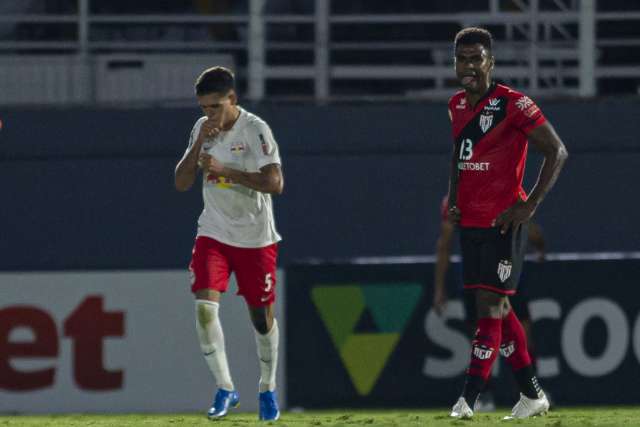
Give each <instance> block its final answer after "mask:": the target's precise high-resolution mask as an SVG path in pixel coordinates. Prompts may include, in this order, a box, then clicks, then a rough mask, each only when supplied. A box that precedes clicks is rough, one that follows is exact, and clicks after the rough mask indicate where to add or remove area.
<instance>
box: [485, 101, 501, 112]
mask: <svg viewBox="0 0 640 427" xmlns="http://www.w3.org/2000/svg"><path fill="white" fill-rule="evenodd" d="M501 108H502V107H501V106H500V99H498V98H490V99H489V102H488V103H487V105H485V106H484V111H500V109H501Z"/></svg>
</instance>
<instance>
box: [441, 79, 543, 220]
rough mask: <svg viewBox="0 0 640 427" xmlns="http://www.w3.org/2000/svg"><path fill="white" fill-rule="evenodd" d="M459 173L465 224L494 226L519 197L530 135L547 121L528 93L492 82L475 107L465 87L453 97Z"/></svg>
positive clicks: (451, 114)
mask: <svg viewBox="0 0 640 427" xmlns="http://www.w3.org/2000/svg"><path fill="white" fill-rule="evenodd" d="M449 117H450V118H451V125H452V127H453V140H454V144H455V150H456V156H457V167H458V173H459V180H458V194H457V200H456V206H457V207H458V208H459V209H460V214H461V217H460V225H461V226H463V227H481V228H487V227H491V223H492V222H493V220H494V219H495V218H496V217H497V216H498V215H499V214H500V213H501V212H502V211H504V210H505V209H506V208H508V207H509V206H511V205H512V204H514V203H515V202H516V201H517V199H518V197H521V198H522V199H524V200H526V197H527V195H526V193H525V191H524V189H523V188H522V178H523V176H524V166H525V162H526V158H527V135H528V134H529V133H530V132H531V131H532V130H533V129H535V128H536V127H538V126H540V125H541V124H543V123H544V122H545V121H546V119H545V117H544V115H543V114H542V112H541V111H540V109H539V108H538V106H537V105H536V104H535V103H534V102H533V101H532V100H531V99H530V98H529V97H528V96H526V95H523V94H522V93H520V92H517V91H515V90H513V89H511V88H509V87H507V86H504V85H500V84H493V85H491V87H490V88H489V90H488V91H487V93H486V94H485V96H483V97H482V98H481V99H480V101H478V103H477V104H476V105H475V106H472V105H470V104H469V102H468V101H467V98H466V94H465V92H464V91H460V92H458V93H456V94H455V95H454V96H453V97H451V99H450V100H449Z"/></svg>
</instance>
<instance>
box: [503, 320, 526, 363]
mask: <svg viewBox="0 0 640 427" xmlns="http://www.w3.org/2000/svg"><path fill="white" fill-rule="evenodd" d="M500 353H501V354H502V355H503V356H504V357H505V359H507V363H508V364H509V365H511V369H512V370H514V371H519V370H520V369H522V368H525V367H527V366H529V365H531V357H530V356H529V352H528V351H527V336H526V334H525V332H524V328H523V327H522V323H520V320H518V317H517V316H516V314H515V313H514V312H513V310H511V311H510V312H509V314H508V315H507V317H505V318H504V319H502V341H501V346H500Z"/></svg>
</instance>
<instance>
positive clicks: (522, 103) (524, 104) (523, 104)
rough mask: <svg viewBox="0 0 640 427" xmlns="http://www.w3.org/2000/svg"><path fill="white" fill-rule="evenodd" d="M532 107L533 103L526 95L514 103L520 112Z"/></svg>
mask: <svg viewBox="0 0 640 427" xmlns="http://www.w3.org/2000/svg"><path fill="white" fill-rule="evenodd" d="M532 105H534V104H533V101H532V100H531V98H529V97H528V96H526V95H523V96H521V97H520V99H518V100H517V101H516V107H518V108H519V109H520V110H522V111H524V110H526V109H528V108H529V107H531V106H532Z"/></svg>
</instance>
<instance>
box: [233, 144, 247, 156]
mask: <svg viewBox="0 0 640 427" xmlns="http://www.w3.org/2000/svg"><path fill="white" fill-rule="evenodd" d="M244 150H246V147H245V145H244V142H234V143H232V144H231V152H232V153H233V154H242V153H244Z"/></svg>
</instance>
